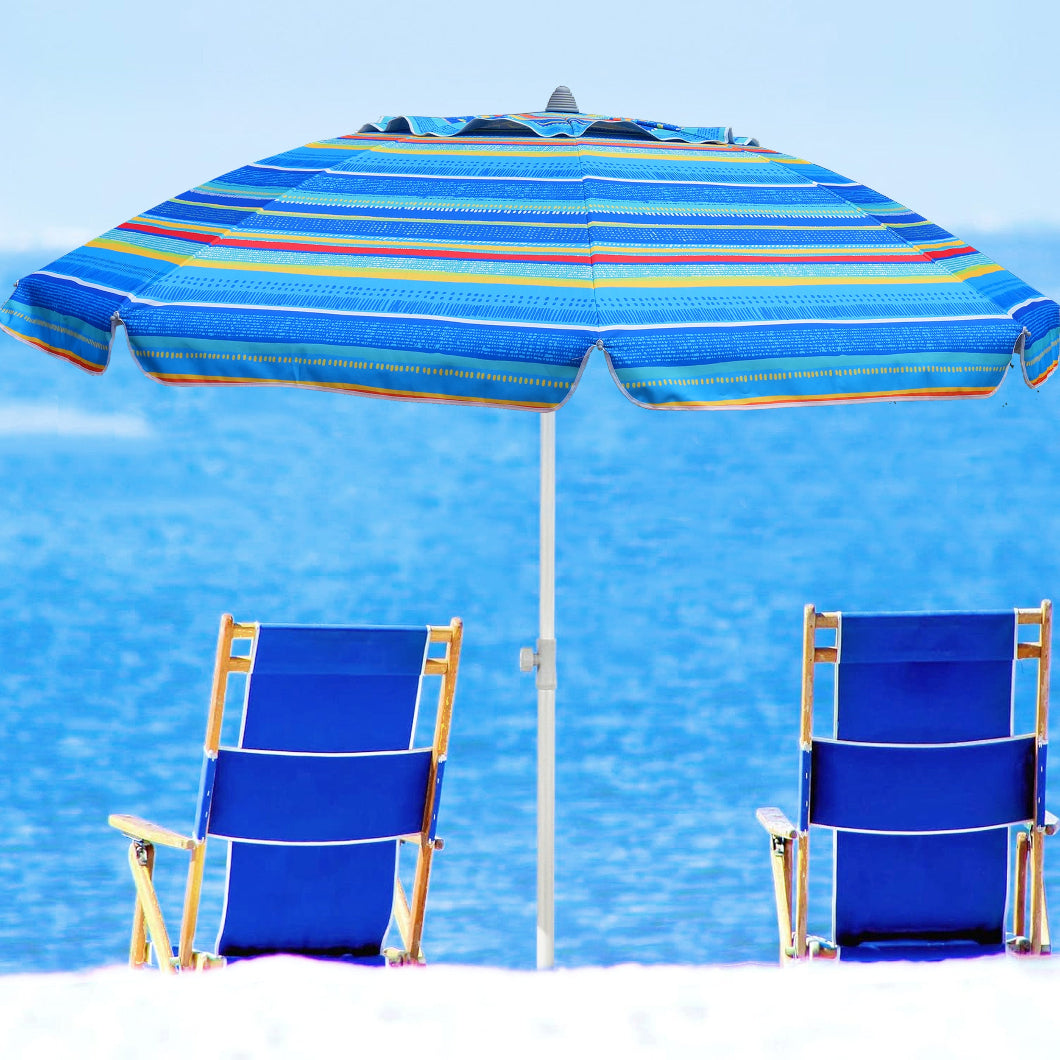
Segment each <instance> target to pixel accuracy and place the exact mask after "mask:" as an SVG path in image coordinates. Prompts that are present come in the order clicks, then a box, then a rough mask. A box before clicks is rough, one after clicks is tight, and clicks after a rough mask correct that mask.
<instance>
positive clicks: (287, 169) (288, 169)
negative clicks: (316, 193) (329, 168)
mask: <svg viewBox="0 0 1060 1060" xmlns="http://www.w3.org/2000/svg"><path fill="white" fill-rule="evenodd" d="M246 168H247V169H276V170H279V171H280V172H281V173H323V172H324V170H323V169H305V168H303V167H302V166H266V165H262V163H261V162H250V163H249V164H248V165H247V166H246Z"/></svg>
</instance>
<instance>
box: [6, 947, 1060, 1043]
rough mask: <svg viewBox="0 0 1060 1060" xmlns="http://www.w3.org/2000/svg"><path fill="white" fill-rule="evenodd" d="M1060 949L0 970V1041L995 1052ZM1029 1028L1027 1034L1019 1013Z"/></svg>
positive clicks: (1045, 982)
mask: <svg viewBox="0 0 1060 1060" xmlns="http://www.w3.org/2000/svg"><path fill="white" fill-rule="evenodd" d="M1058 988H1060V962H1056V961H1035V960H1018V959H1012V958H1005V957H1001V958H986V959H980V960H977V961H967V962H964V961H951V962H949V963H947V964H932V965H911V964H900V963H899V964H892V965H876V966H864V965H855V966H846V965H840V964H828V965H824V964H816V965H812V966H811V965H807V966H802V967H790V968H784V969H782V968H779V967H774V966H769V965H730V966H719V965H712V966H663V967H652V968H648V967H643V966H638V965H619V966H616V967H610V968H582V969H576V970H569V971H562V970H561V971H555V972H549V973H537V972H517V971H503V970H499V969H490V968H471V967H461V966H455V965H438V966H435V967H429V968H426V969H415V968H411V969H393V970H384V971H379V970H372V969H363V968H349V967H344V966H341V965H336V964H324V963H317V962H312V961H307V960H301V959H298V958H293V957H273V958H267V959H263V960H258V961H253V962H247V963H244V964H241V965H236V966H233V967H232V968H229V969H224V970H222V971H217V972H212V973H208V974H204V975H186V976H182V977H179V978H177V979H165V980H164V979H163V978H162V977H161V976H159V975H158V974H156V973H154V972H148V971H141V972H134V971H131V970H128V969H124V968H103V969H100V970H98V971H91V972H86V973H79V974H54V975H14V976H8V977H5V978H3V979H0V1048H2V1050H3V1053H4V1055H6V1056H12V1057H14V1056H33V1057H40V1058H52V1057H69V1056H75V1055H76V1056H78V1057H82V1058H89V1057H99V1058H107V1060H120V1058H125V1057H141V1056H145V1055H151V1056H153V1057H178V1056H188V1055H193V1054H196V1053H203V1054H206V1053H208V1054H209V1055H211V1056H217V1057H232V1058H235V1057H254V1058H255V1060H268V1058H272V1057H300V1056H315V1055H327V1054H332V1053H336V1052H338V1053H340V1054H351V1055H352V1054H354V1053H361V1052H362V1051H371V1052H375V1051H377V1050H381V1051H387V1052H389V1051H392V1050H394V1049H398V1048H400V1049H403V1050H404V1049H412V1050H417V1051H418V1050H421V1049H422V1050H424V1051H425V1052H426V1053H428V1054H429V1055H434V1056H440V1057H461V1058H464V1060H475V1058H478V1057H497V1056H504V1057H524V1056H525V1057H530V1056H548V1057H549V1058H550V1060H556V1058H558V1057H575V1056H579V1057H585V1056H590V1057H592V1056H619V1057H630V1058H640V1057H679V1056H684V1055H700V1056H710V1057H774V1056H781V1055H783V1056H786V1057H811V1056H812V1057H818V1056H821V1055H827V1054H829V1053H830V1052H832V1051H833V1050H834V1051H835V1052H836V1054H837V1055H838V1054H840V1053H842V1054H850V1051H851V1050H853V1051H854V1055H857V1056H858V1057H859V1060H873V1058H876V1057H880V1058H883V1057H887V1058H893V1057H897V1056H901V1057H903V1058H913V1057H925V1058H926V1057H931V1058H935V1060H938V1058H942V1057H960V1058H962V1060H969V1058H973V1057H978V1056H987V1055H996V1054H1000V1053H1001V1052H1002V1051H1003V1050H1005V1049H1007V1048H1011V1047H1012V1045H1013V1042H1014V1041H1018V1039H1019V1037H1020V1025H1021V1024H1022V1023H1025V1022H1027V1021H1026V1019H1025V1016H1027V1015H1030V1016H1033V1015H1034V1014H1036V1013H1047V1012H1049V1010H1050V1006H1051V1004H1052V1003H1053V1001H1054V999H1055V997H1056V995H1057V990H1058ZM1027 1033H1028V1034H1030V1035H1032V1036H1033V1037H1034V1040H1037V1041H1040V1040H1041V1038H1040V1032H1038V1031H1035V1030H1034V1029H1033V1026H1031V1027H1030V1028H1029V1029H1028V1031H1027Z"/></svg>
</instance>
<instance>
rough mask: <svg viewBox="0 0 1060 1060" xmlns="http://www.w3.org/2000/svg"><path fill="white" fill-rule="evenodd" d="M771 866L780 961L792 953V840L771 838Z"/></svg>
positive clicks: (786, 958)
mask: <svg viewBox="0 0 1060 1060" xmlns="http://www.w3.org/2000/svg"><path fill="white" fill-rule="evenodd" d="M769 861H770V865H771V866H772V869H773V893H774V897H775V898H776V904H777V932H778V934H779V936H780V961H781V963H782V964H783V963H784V962H785V961H787V960H788V959H789V956H790V953H791V945H792V937H791V840H790V839H787V838H786V837H784V836H778V835H774V836H771V837H770V859H769Z"/></svg>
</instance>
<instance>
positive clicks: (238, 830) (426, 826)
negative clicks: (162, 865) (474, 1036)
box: [110, 615, 462, 972]
mask: <svg viewBox="0 0 1060 1060" xmlns="http://www.w3.org/2000/svg"><path fill="white" fill-rule="evenodd" d="M461 635H462V625H461V622H460V620H459V619H456V618H454V619H453V620H452V622H451V623H450V624H449V625H448V626H419V627H338V626H280V625H262V624H258V623H253V624H237V623H235V622H233V620H232V616H231V615H225V616H223V618H222V619H221V631H220V635H219V638H218V645H217V662H216V666H215V669H214V678H213V689H212V693H211V697H210V707H209V716H208V720H207V724H206V744H205V753H204V757H203V766H202V777H201V781H200V787H199V798H198V809H197V812H196V816H195V827H194V829H193V831H192V833H191V835H181V834H179V833H177V832H173V831H171V830H169V829H167V828H162V827H160V826H158V825H154V824H151V823H150V822H148V821H144V820H142V819H140V818H138V817H131V816H128V815H124V814H115V815H113V816H111V817H110V824H111V825H112V826H113V827H115V828H117V829H118V830H119V831H121V832H122V833H123V834H124V835H126V836H127V837H128V838H129V839H131V840H132V843H131V846H130V848H129V865H130V867H131V868H132V874H133V880H134V881H135V884H136V903H135V907H134V912H133V928H132V942H131V945H130V949H129V963H130V964H131V965H133V966H138V965H143V964H145V963H147V962H148V959H149V952H150V949H153V950H154V956H155V960H156V962H157V964H158V966H159V967H160V968H161V969H162V970H163V971H166V972H175V971H178V970H186V969H193V968H207V967H213V966H215V965H219V964H223V963H225V962H226V961H231V960H235V959H240V958H247V957H256V956H262V955H266V954H274V953H291V954H301V955H305V956H310V957H319V958H331V959H340V960H346V961H351V962H356V963H361V964H386V963H390V964H403V963H415V964H422V963H423V960H424V958H423V948H422V945H421V937H422V933H423V916H424V909H425V906H426V901H427V885H428V882H429V880H430V873H431V857H432V855H433V853H434V851H435V850H436V849H440V848H441V846H442V841H441V840H440V839H437V838H436V837H435V827H436V822H437V815H438V800H439V794H440V789H441V783H442V773H443V771H444V766H445V758H446V748H447V745H448V741H449V722H450V717H451V713H452V707H453V694H454V691H455V687H456V676H457V667H458V664H459V659H460V644H461ZM240 644H242V645H246V646H248V648H247V650H246V651H245V652H243V651H241V652H239V653H236V652H235V648H236V647H237V646H238V645H240ZM432 644H434V645H441V647H440V648H435V649H434V653H432V650H431V645H432ZM438 652H441V654H438ZM233 674H246V675H247V676H246V690H245V695H244V704H243V715H242V721H241V725H240V729H239V739H238V742H237V745H236V746H234V747H223V746H221V745H220V740H221V726H222V717H223V712H224V706H225V693H226V690H227V686H228V682H229V678H230V677H231V676H232V675H233ZM432 674H436V675H439V676H440V678H441V682H440V683H441V688H440V692H439V699H438V711H437V716H436V721H435V730H434V741H433V745H432V746H431V747H426V748H420V749H413V748H412V744H413V741H414V734H415V730H416V715H417V710H418V706H419V700H420V687H421V683H422V679H423V677H424V675H432ZM210 836H213V837H216V838H218V839H224V840H226V841H227V843H228V864H227V872H226V878H225V895H224V911H223V914H222V917H221V925H220V929H219V931H218V935H217V942H216V946H215V949H214V952H213V953H200V952H197V951H196V950H195V948H194V944H195V929H196V922H197V919H198V907H199V895H200V891H201V888H202V879H203V867H204V863H205V856H206V842H207V839H208V837H210ZM402 842H410V843H412V844H414V845H415V846H416V848H417V860H416V870H415V876H414V879H413V883H412V892H411V901H410V900H409V899H408V898H407V897H406V892H405V889H404V887H403V886H402V883H401V880H400V878H399V876H398V871H397V869H398V853H399V846H400V844H401V843H402ZM156 846H166V847H174V848H177V849H179V850H184V851H187V852H188V855H189V858H190V862H189V867H188V876H187V884H186V887H185V894H184V909H183V920H182V923H181V929H180V937H179V945H178V946H177V947H176V949H175V950H174V949H173V948H171V944H170V937H169V934H168V932H167V929H166V925H165V922H164V920H163V917H162V912H161V910H160V908H159V903H158V898H157V896H156V894H155V889H154V884H153V882H152V871H153V866H154V860H155V848H156ZM392 915H393V918H394V920H396V922H397V927H398V929H399V932H400V936H401V941H402V946H401V947H400V948H394V949H386V950H384V940H385V936H386V934H387V931H388V928H389V926H390V922H391V916H392Z"/></svg>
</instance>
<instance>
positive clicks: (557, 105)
mask: <svg viewBox="0 0 1060 1060" xmlns="http://www.w3.org/2000/svg"><path fill="white" fill-rule="evenodd" d="M545 110H546V111H548V112H549V113H552V114H580V113H581V112H580V111H579V110H578V104H577V102H576V100H575V99H574V95H573V94H572V93H571V90H570V89H569V88H567V86H566V85H560V86H559V87H558V88H556V89H555V90H554V91H553V93H552V95H551V96H549V97H548V102H547V103H546V104H545Z"/></svg>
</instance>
